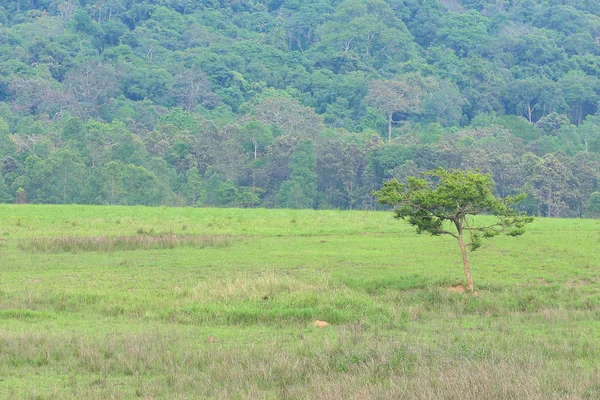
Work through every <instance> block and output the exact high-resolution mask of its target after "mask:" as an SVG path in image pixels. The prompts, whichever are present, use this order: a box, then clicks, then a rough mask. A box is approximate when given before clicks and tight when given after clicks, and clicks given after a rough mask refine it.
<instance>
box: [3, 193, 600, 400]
mask: <svg viewBox="0 0 600 400" xmlns="http://www.w3.org/2000/svg"><path fill="white" fill-rule="evenodd" d="M599 232H600V222H598V221H595V220H559V219H553V220H548V219H537V220H536V221H535V222H534V223H533V224H532V225H531V226H530V227H529V231H528V232H527V233H526V234H525V235H524V236H522V237H518V238H510V237H497V238H494V239H492V240H490V241H487V242H485V244H484V246H483V247H482V248H481V249H479V250H478V251H477V252H475V253H472V255H471V263H472V273H473V279H474V282H475V286H476V290H477V291H478V295H477V296H473V295H466V294H457V293H451V292H448V291H447V290H446V288H447V287H448V286H451V285H455V284H457V283H460V282H462V280H463V275H462V266H461V259H460V253H459V251H458V247H457V245H456V243H455V241H454V240H453V239H452V238H448V237H438V238H436V237H429V236H424V235H416V234H415V233H414V231H413V229H412V228H411V227H410V226H407V225H406V224H404V223H402V222H399V221H397V220H394V219H393V218H392V215H391V213H386V212H364V211H309V210H307V211H297V210H262V209H259V210H239V209H194V208H179V209H178V208H147V207H92V206H31V205H28V206H16V205H0V238H2V239H3V240H0V398H60V399H62V398H97V399H104V398H117V399H121V398H248V399H254V398H294V399H295V398H307V399H308V398H323V399H337V398H361V399H363V398H367V399H369V398H381V399H387V398H408V399H412V398H423V399H429V398H457V399H458V398H472V399H485V398H489V399H495V398H511V397H512V398H533V399H536V398H539V399H547V398H598V397H600V373H599V371H598V366H597V360H598V359H599V358H600V346H599V344H600V322H599V321H600V318H599V317H600V311H599V310H600V290H599V288H600V283H599V281H600V268H599V266H600V255H599V254H598V252H597V251H596V249H597V248H598V246H599V245H600V234H599ZM139 235H153V236H161V235H178V236H180V237H195V236H203V237H231V238H234V240H232V241H231V243H228V244H227V246H205V245H198V246H195V245H194V243H193V241H191V242H190V243H186V244H185V245H181V246H179V245H178V246H173V248H148V249H139V248H132V249H126V250H121V249H119V248H117V249H111V251H109V252H107V251H90V250H91V248H81V249H79V250H80V251H75V252H73V251H71V250H72V249H71V250H70V251H60V249H59V250H56V249H54V250H53V251H52V252H39V251H34V250H35V249H32V248H30V247H28V246H27V243H31V241H32V240H40V239H44V240H54V239H56V238H71V239H73V238H86V237H107V238H108V239H110V238H118V237H123V236H132V237H136V236H139ZM108 239H107V240H108ZM84 242H85V240H84V241H83V242H82V243H84ZM70 243H71V242H70ZM72 243H75V244H76V245H77V243H79V242H78V241H76V240H75V241H73V242H72ZM315 319H319V320H325V321H327V322H329V323H331V325H330V326H328V327H326V328H324V329H317V328H315V327H314V326H312V325H310V323H311V322H312V321H313V320H315Z"/></svg>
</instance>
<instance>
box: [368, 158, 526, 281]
mask: <svg viewBox="0 0 600 400" xmlns="http://www.w3.org/2000/svg"><path fill="white" fill-rule="evenodd" d="M407 182H408V183H406V184H402V183H400V182H398V181H397V180H396V179H392V180H391V181H388V182H385V183H384V184H383V187H382V188H381V190H379V191H375V192H373V195H374V196H376V197H377V198H378V201H379V203H381V204H387V205H390V206H392V207H394V212H395V214H396V215H395V217H396V218H399V219H404V220H406V221H408V222H409V223H410V224H411V225H414V226H415V227H416V228H417V233H424V232H428V233H430V234H431V235H433V236H440V235H450V236H452V237H453V238H455V239H456V240H458V246H459V247H460V252H461V254H462V259H463V263H464V267H465V277H466V279H467V288H466V289H467V290H468V291H473V280H472V279H471V271H470V269H469V260H468V257H467V248H470V250H475V249H477V248H478V247H479V246H481V240H482V238H490V237H493V236H496V235H499V234H500V233H504V234H506V235H509V236H519V235H522V234H523V233H524V232H525V224H527V223H530V222H532V221H533V218H532V217H528V216H526V215H525V214H524V213H519V212H518V211H516V210H515V209H514V208H513V207H512V205H513V204H514V203H516V202H518V201H521V200H523V199H524V198H525V193H522V194H520V195H518V196H515V197H506V198H505V199H501V198H498V197H496V196H494V194H493V187H494V184H493V181H492V178H491V176H490V175H489V174H485V175H484V174H481V173H479V172H478V171H463V170H449V171H446V170H445V169H444V168H438V169H436V170H433V171H429V172H427V173H425V174H423V178H416V177H408V178H407ZM477 214H491V215H493V216H495V217H496V219H495V221H494V222H493V223H492V224H490V225H485V226H475V225H473V224H472V223H473V221H472V218H469V217H472V216H474V215H477ZM465 234H468V239H469V240H470V241H469V242H468V243H466V242H465Z"/></svg>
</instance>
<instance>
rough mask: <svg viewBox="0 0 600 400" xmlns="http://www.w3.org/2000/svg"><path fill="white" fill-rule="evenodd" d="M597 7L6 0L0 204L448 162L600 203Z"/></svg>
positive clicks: (352, 189) (223, 196) (328, 186)
mask: <svg viewBox="0 0 600 400" xmlns="http://www.w3.org/2000/svg"><path fill="white" fill-rule="evenodd" d="M599 12H600V10H599V9H598V7H597V6H596V5H595V4H594V3H593V2H577V1H571V2H560V1H552V2H546V1H545V2H538V1H530V0H523V1H517V2H501V1H472V0H464V1H457V0H444V1H442V2H438V1H436V0H414V1H413V0H406V1H399V0H390V1H383V0H367V1H364V0H346V1H338V0H310V1H298V0H273V1H262V0H256V1H250V0H237V1H188V0H146V1H131V0H101V1H96V0H94V1H88V0H79V1H78V0H35V1H33V0H32V1H25V0H19V1H5V0H0V160H1V161H2V163H1V164H0V167H1V168H2V174H1V175H2V177H1V178H0V201H2V202H14V201H17V202H25V201H27V202H32V203H85V204H129V205H134V204H142V205H213V206H229V207H231V206H235V207H255V206H262V207H294V208H304V207H309V208H342V209H355V208H362V209H365V208H373V207H374V201H373V198H372V196H371V191H372V190H373V189H375V188H378V187H379V186H380V184H381V182H382V181H384V180H386V179H389V178H391V177H397V178H399V179H403V178H404V177H406V176H407V175H412V174H418V173H419V172H422V171H425V170H428V169H431V168H432V167H435V166H444V167H446V168H479V169H480V170H482V171H484V172H489V173H491V174H492V176H493V178H494V180H495V181H496V184H497V190H498V194H499V195H501V196H506V195H511V194H515V193H517V192H521V191H526V192H528V193H529V194H530V202H529V204H526V205H524V206H523V208H524V210H526V211H527V212H529V213H531V214H539V215H544V216H551V217H561V216H562V217H565V216H573V217H580V216H595V215H597V213H598V212H599V210H600V208H599V206H598V202H597V201H596V200H597V197H599V196H600V195H598V193H597V177H598V171H599V169H600V157H599V155H598V153H599V152H600V119H599V117H598V116H597V115H596V114H597V112H598V101H599V99H600V80H599V79H598V73H599V67H598V66H599V65H600V62H599V60H600V57H599V56H600V45H599V44H598V37H600V17H598V15H599ZM306 142H311V143H312V146H311V145H307V144H306ZM303 143H304V144H303ZM299 188H302V190H300V189H299ZM19 189H22V190H21V191H19V194H18V195H17V191H18V190H19Z"/></svg>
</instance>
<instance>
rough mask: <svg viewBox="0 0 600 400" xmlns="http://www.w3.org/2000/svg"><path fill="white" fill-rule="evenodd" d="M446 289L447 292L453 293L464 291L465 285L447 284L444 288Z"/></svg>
mask: <svg viewBox="0 0 600 400" xmlns="http://www.w3.org/2000/svg"><path fill="white" fill-rule="evenodd" d="M446 290H447V291H448V292H454V293H464V292H465V287H464V286H463V285H456V286H448V287H447V288H446Z"/></svg>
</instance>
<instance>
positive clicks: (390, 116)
mask: <svg viewBox="0 0 600 400" xmlns="http://www.w3.org/2000/svg"><path fill="white" fill-rule="evenodd" d="M393 115H394V113H392V112H391V113H390V114H389V115H388V143H390V142H391V141H392V116H393Z"/></svg>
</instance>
